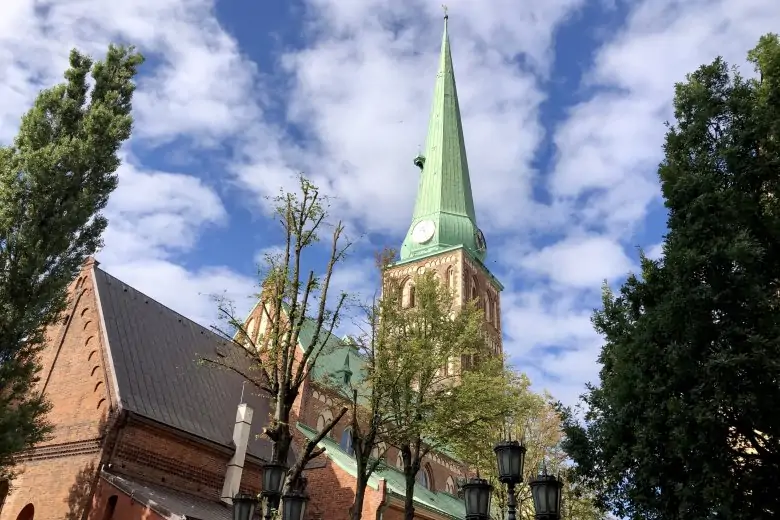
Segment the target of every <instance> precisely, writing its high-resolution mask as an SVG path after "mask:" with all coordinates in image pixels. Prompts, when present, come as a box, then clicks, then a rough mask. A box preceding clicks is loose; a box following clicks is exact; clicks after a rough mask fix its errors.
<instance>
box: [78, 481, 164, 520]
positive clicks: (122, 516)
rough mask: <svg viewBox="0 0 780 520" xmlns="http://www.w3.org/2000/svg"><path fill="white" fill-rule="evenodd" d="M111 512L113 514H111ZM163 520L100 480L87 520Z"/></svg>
mask: <svg viewBox="0 0 780 520" xmlns="http://www.w3.org/2000/svg"><path fill="white" fill-rule="evenodd" d="M111 513H113V514H111ZM109 515H110V516H109ZM109 519H110V520H139V519H143V520H165V519H164V518H163V517H162V516H160V515H159V514H157V513H156V512H154V511H152V510H151V509H149V508H148V507H146V506H145V505H144V504H142V503H141V502H137V501H135V500H133V499H132V498H130V497H129V496H127V495H126V494H125V493H123V492H122V491H120V490H118V489H116V488H115V487H114V486H112V485H111V484H109V483H107V482H105V481H103V480H101V481H100V484H99V485H98V487H97V490H96V491H95V497H94V501H93V506H92V511H91V513H90V515H89V518H88V520H109Z"/></svg>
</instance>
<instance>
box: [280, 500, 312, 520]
mask: <svg viewBox="0 0 780 520" xmlns="http://www.w3.org/2000/svg"><path fill="white" fill-rule="evenodd" d="M308 500H309V499H308V497H306V496H304V495H299V494H291V495H285V496H283V497H282V520H303V515H304V514H305V513H306V502H307V501H308Z"/></svg>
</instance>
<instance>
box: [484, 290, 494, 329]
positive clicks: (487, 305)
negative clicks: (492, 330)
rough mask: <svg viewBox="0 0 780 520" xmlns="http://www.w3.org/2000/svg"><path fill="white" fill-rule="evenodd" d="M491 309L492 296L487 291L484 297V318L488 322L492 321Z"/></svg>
mask: <svg viewBox="0 0 780 520" xmlns="http://www.w3.org/2000/svg"><path fill="white" fill-rule="evenodd" d="M492 311H493V298H492V297H491V296H490V293H488V294H487V298H485V320H486V321H487V322H488V323H493V321H492V317H493V315H492Z"/></svg>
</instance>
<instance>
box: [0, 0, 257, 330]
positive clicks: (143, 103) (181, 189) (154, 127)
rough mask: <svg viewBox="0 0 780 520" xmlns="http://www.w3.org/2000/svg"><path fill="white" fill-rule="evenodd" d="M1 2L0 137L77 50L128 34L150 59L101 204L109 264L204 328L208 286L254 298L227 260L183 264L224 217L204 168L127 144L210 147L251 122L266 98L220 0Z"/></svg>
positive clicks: (210, 311)
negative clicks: (150, 158) (156, 158)
mask: <svg viewBox="0 0 780 520" xmlns="http://www.w3.org/2000/svg"><path fill="white" fill-rule="evenodd" d="M3 9H4V10H3V16H2V20H0V77H2V78H3V81H2V82H0V143H7V142H9V141H10V139H11V138H12V136H13V135H14V134H15V133H16V131H17V129H18V122H19V117H20V116H21V114H22V112H23V111H24V110H25V109H26V107H29V106H30V104H31V103H32V101H33V99H34V97H35V95H36V93H37V91H38V90H39V89H41V88H44V87H48V86H51V85H52V84H54V83H56V82H59V81H61V78H62V73H63V71H64V69H65V67H66V66H67V54H68V52H69V51H70V49H71V48H72V47H77V48H79V49H80V50H81V51H84V52H87V53H90V54H92V55H93V56H95V58H101V57H102V56H103V55H104V53H105V50H106V47H107V45H108V43H109V42H129V43H132V44H134V45H136V46H137V47H139V49H140V50H141V51H142V52H143V53H144V54H145V56H146V57H147V59H148V61H147V64H146V65H145V66H144V68H143V69H142V74H141V76H140V77H139V81H138V83H139V88H138V90H137V92H136V96H135V99H134V108H135V111H134V115H135V119H136V121H135V127H134V142H133V143H131V146H130V147H128V149H127V150H126V152H125V164H124V165H123V166H122V167H121V168H120V170H119V171H118V175H119V188H118V189H117V190H116V192H115V193H114V194H113V196H112V197H111V200H110V202H109V206H108V207H107V209H106V214H107V216H108V217H109V220H110V224H109V228H108V230H107V232H106V235H105V243H106V247H105V249H104V250H103V251H101V252H100V254H99V255H98V259H99V260H101V262H102V263H103V266H104V267H105V268H106V269H107V270H108V271H110V272H112V273H113V274H115V275H117V276H119V277H124V278H125V279H126V281H127V282H128V283H131V284H133V285H135V286H136V287H138V288H139V289H140V290H142V291H144V292H147V293H148V294H149V295H150V296H152V297H155V298H157V299H159V300H160V301H161V302H162V303H164V304H167V305H169V306H171V307H173V308H175V309H176V310H178V311H180V312H182V313H183V314H185V315H187V316H189V317H191V318H194V319H197V320H199V321H201V322H202V323H205V324H208V323H211V322H213V319H214V317H215V311H216V306H215V305H214V304H213V303H212V302H211V301H210V299H209V296H208V295H209V294H211V293H214V292H220V291H222V290H223V289H227V291H228V293H230V294H231V295H234V294H235V295H238V294H250V293H251V290H252V283H251V281H248V280H247V279H246V278H245V277H244V276H242V275H240V274H238V273H236V272H233V271H231V270H230V269H228V268H226V267H220V266H213V267H209V266H201V267H199V268H195V269H192V270H188V269H186V268H184V267H183V266H182V264H181V263H182V260H183V258H185V255H187V254H188V253H189V252H190V251H192V249H193V248H194V247H195V245H196V244H197V242H198V240H199V239H200V237H201V236H202V234H203V232H204V231H205V230H207V229H208V228H209V227H211V226H218V225H222V226H224V225H226V223H227V222H226V220H227V213H226V210H225V208H224V206H223V203H222V200H221V199H220V196H219V195H218V194H217V192H216V191H215V190H214V189H213V187H210V186H209V185H207V184H206V183H205V182H204V181H203V180H201V178H199V177H198V176H197V175H198V174H199V175H201V176H205V175H206V172H203V171H198V172H193V171H187V172H183V173H178V172H177V173H171V172H164V171H157V169H156V168H150V167H149V166H148V164H146V163H145V161H144V158H143V157H141V156H133V155H132V152H130V148H132V145H133V144H136V143H137V142H138V141H139V139H143V140H144V141H146V142H147V144H151V145H152V146H159V145H161V144H164V143H166V142H171V141H174V140H176V139H184V140H187V141H189V142H192V143H196V144H197V145H198V146H213V145H214V144H215V143H217V142H219V140H221V139H226V138H229V137H231V136H234V135H236V134H237V133H240V132H242V131H243V129H244V128H246V126H247V125H249V124H252V125H256V121H257V120H258V118H259V116H260V114H261V111H260V109H259V106H260V105H259V103H258V100H257V99H256V98H254V97H252V96H248V95H247V92H249V91H251V89H252V86H253V84H254V82H255V81H256V78H255V67H254V64H253V63H252V62H249V61H247V60H246V59H245V58H243V57H242V55H241V54H240V52H239V49H238V46H237V44H236V42H235V40H234V39H233V38H232V37H231V36H230V35H229V34H227V33H226V32H225V31H224V30H223V29H222V28H221V27H220V25H219V24H218V22H217V20H216V18H215V15H214V5H213V2H212V1H211V0H195V1H190V0H187V1H185V0H132V1H127V2H114V3H106V2H102V1H100V0H73V1H69V2H56V1H53V0H44V1H33V0H12V1H11V2H10V3H9V5H5V4H4V6H3ZM226 78H229V81H226Z"/></svg>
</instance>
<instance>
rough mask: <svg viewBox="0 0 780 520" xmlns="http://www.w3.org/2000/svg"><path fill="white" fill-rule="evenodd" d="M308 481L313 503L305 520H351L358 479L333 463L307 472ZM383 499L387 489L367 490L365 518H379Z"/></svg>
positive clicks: (311, 502)
mask: <svg viewBox="0 0 780 520" xmlns="http://www.w3.org/2000/svg"><path fill="white" fill-rule="evenodd" d="M307 478H308V479H309V482H308V486H307V488H306V491H307V492H308V493H309V497H310V503H309V505H308V506H307V509H306V511H307V512H306V520H349V518H350V512H351V509H352V506H353V504H354V501H355V478H354V477H353V476H352V475H350V474H349V473H347V472H346V471H344V470H343V469H341V468H340V467H339V466H338V465H336V464H334V463H333V461H332V460H330V459H327V462H326V464H325V466H324V467H322V468H319V469H313V470H310V471H308V472H307ZM382 484H383V485H384V482H382ZM383 497H384V486H381V487H380V489H379V490H376V489H373V488H372V487H371V486H367V487H366V494H365V499H364V502H363V518H366V519H371V518H376V512H377V509H379V507H380V505H381V504H382V501H383Z"/></svg>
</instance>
